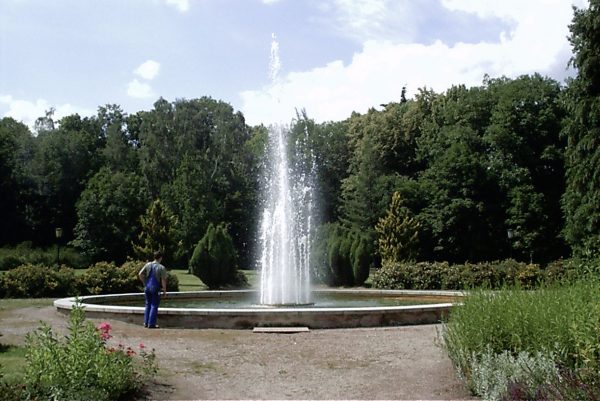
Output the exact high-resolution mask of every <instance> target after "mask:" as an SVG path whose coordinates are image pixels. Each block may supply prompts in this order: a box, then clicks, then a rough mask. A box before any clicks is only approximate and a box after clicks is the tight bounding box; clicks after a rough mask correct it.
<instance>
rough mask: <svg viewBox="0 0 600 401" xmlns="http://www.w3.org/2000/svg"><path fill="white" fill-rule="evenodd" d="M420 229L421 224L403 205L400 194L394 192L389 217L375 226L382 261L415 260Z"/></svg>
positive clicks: (380, 220) (388, 212)
mask: <svg viewBox="0 0 600 401" xmlns="http://www.w3.org/2000/svg"><path fill="white" fill-rule="evenodd" d="M419 227H420V224H419V222H418V221H417V220H416V219H415V218H414V217H413V216H412V213H411V212H410V210H408V208H406V207H405V206H404V205H403V204H402V197H401V196H400V193H399V192H394V194H393V195H392V201H391V203H390V206H389V208H388V211H387V215H386V216H385V217H382V218H381V219H379V222H378V223H377V226H375V231H376V232H377V236H378V245H379V254H380V255H381V258H382V260H383V261H384V262H385V261H386V260H387V261H392V262H399V261H405V260H411V259H412V260H414V259H415V258H416V256H417V254H418V241H419Z"/></svg>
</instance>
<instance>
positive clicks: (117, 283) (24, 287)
mask: <svg viewBox="0 0 600 401" xmlns="http://www.w3.org/2000/svg"><path fill="white" fill-rule="evenodd" d="M145 263H146V262H142V261H133V260H129V261H127V262H125V263H124V264H123V265H122V266H120V267H117V266H116V265H115V264H114V263H107V262H99V263H96V264H94V265H93V266H91V267H90V268H89V269H87V270H86V271H85V272H84V273H83V274H82V275H80V276H76V275H75V272H74V270H73V269H70V268H67V267H65V266H62V267H61V268H60V269H56V268H54V267H48V266H44V265H31V264H28V265H22V266H19V267H17V268H15V269H12V270H9V271H7V272H5V273H3V274H2V275H0V297H3V298H42V297H54V298H56V297H67V296H74V295H90V294H93V295H97V294H117V293H128V292H141V291H142V290H143V287H142V284H141V282H140V280H139V278H138V276H137V274H138V272H139V271H140V270H141V268H142V267H143V266H144V264H145ZM167 289H168V290H169V291H178V290H179V280H178V279H177V276H176V275H175V274H173V273H171V272H168V273H167Z"/></svg>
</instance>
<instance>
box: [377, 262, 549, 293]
mask: <svg viewBox="0 0 600 401" xmlns="http://www.w3.org/2000/svg"><path fill="white" fill-rule="evenodd" d="M543 276H544V275H543V271H542V270H541V269H540V267H539V265H536V264H529V265H528V264H525V263H520V262H516V261H514V260H505V261H495V262H482V263H476V264H475V263H465V264H457V265H449V264H448V263H447V262H395V261H389V260H388V261H384V263H383V266H382V268H381V269H379V270H378V271H377V272H376V273H375V275H374V277H373V286H374V287H375V288H389V289H418V290H437V289H443V290H464V289H469V288H476V287H485V288H502V287H503V286H506V285H514V284H517V285H519V286H520V287H521V288H533V287H535V286H537V285H538V284H539V282H540V281H541V280H542V279H543Z"/></svg>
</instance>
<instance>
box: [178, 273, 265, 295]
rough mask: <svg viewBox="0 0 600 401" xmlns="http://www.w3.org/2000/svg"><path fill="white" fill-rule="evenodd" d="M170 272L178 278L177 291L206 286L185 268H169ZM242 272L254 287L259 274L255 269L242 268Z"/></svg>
mask: <svg viewBox="0 0 600 401" xmlns="http://www.w3.org/2000/svg"><path fill="white" fill-rule="evenodd" d="M170 271H171V273H173V274H175V276H177V279H178V280H179V291H204V290H207V289H208V287H207V286H206V285H205V284H204V283H203V282H202V280H200V279H199V278H198V277H196V276H194V275H193V274H190V273H188V271H187V270H185V269H171V270H170ZM242 273H244V275H246V278H247V279H248V283H249V284H250V288H256V287H257V286H258V281H259V279H260V277H259V274H258V272H257V271H256V270H242Z"/></svg>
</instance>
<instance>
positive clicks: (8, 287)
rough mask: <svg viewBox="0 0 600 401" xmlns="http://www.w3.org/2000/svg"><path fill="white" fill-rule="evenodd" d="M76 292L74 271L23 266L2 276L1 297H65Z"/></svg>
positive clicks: (0, 277) (30, 265)
mask: <svg viewBox="0 0 600 401" xmlns="http://www.w3.org/2000/svg"><path fill="white" fill-rule="evenodd" d="M74 292H75V273H74V271H73V269H70V268H67V267H61V268H60V269H56V268H54V267H48V266H44V265H32V264H27V265H22V266H19V267H16V268H14V269H12V270H9V271H7V272H4V273H3V274H2V275H0V297H3V298H43V297H65V296H68V295H71V294H73V293H74Z"/></svg>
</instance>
